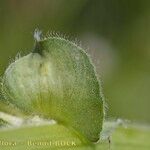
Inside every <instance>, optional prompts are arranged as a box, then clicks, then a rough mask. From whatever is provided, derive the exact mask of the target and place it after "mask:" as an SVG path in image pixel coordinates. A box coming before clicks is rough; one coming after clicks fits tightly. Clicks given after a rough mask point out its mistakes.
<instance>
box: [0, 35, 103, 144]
mask: <svg viewBox="0 0 150 150" xmlns="http://www.w3.org/2000/svg"><path fill="white" fill-rule="evenodd" d="M2 91H3V93H4V96H5V99H6V100H8V101H9V102H10V103H11V104H13V105H15V106H16V107H18V108H20V109H21V110H22V111H25V112H28V113H29V114H37V115H42V116H43V117H47V118H51V119H54V120H56V121H57V122H58V123H61V124H63V125H65V126H69V127H71V128H73V129H75V130H76V131H77V132H78V133H79V134H81V135H83V136H84V137H86V138H87V139H88V140H90V141H92V142H96V141H98V140H99V137H100V135H99V134H100V131H101V130H102V123H103V100H102V96H101V94H100V93H101V92H100V84H99V81H98V79H97V76H96V73H95V70H94V67H93V65H92V63H91V61H90V59H89V57H88V56H87V54H86V53H85V51H84V50H83V49H82V48H80V47H78V46H77V45H76V44H74V43H73V42H70V41H68V40H66V39H63V38H59V37H49V38H45V39H38V38H37V41H36V44H35V47H34V50H33V52H31V53H30V54H28V55H26V56H24V57H21V58H19V59H18V60H16V61H15V62H13V63H12V64H10V65H9V66H8V68H7V70H6V71H5V73H4V76H3V79H2Z"/></svg>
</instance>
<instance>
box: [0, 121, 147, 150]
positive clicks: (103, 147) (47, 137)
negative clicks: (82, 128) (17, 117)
mask: <svg viewBox="0 0 150 150" xmlns="http://www.w3.org/2000/svg"><path fill="white" fill-rule="evenodd" d="M108 124H109V125H110V123H105V126H109V125H108ZM111 124H112V123H111ZM109 129H110V130H111V129H112V128H109ZM109 129H108V130H109ZM109 136H110V139H111V143H110V144H109V142H108V140H107V139H104V140H101V141H100V142H99V143H97V144H91V143H88V142H86V141H85V140H84V138H81V137H80V136H78V134H76V132H75V131H74V130H71V129H67V128H66V127H64V126H62V125H58V124H55V125H44V126H37V127H35V126H30V127H26V126H24V127H21V128H15V129H5V130H4V129H3V130H2V129H1V130H0V144H1V145H0V148H1V150H10V149H11V150H27V149H32V150H37V149H38V150H110V149H111V150H149V148H150V142H149V139H150V127H144V126H142V125H124V126H120V127H118V128H117V129H115V130H113V133H112V135H109ZM2 141H3V142H4V141H5V142H6V141H7V142H17V145H16V146H2ZM31 141H32V144H33V143H38V142H43V143H44V142H46V141H47V142H50V141H51V142H59V144H58V143H57V144H53V145H47V146H40V145H39V146H35V145H28V142H29V143H30V142H31ZM61 141H64V142H65V143H67V142H70V143H71V142H72V145H70V146H67V145H64V146H62V145H61V144H60V143H61ZM74 143H75V144H74ZM109 147H110V148H109Z"/></svg>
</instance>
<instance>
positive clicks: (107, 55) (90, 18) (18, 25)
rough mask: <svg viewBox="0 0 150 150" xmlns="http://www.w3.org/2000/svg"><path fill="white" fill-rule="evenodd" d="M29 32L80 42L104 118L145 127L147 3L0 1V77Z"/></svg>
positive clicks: (149, 52) (148, 109) (149, 80)
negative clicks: (99, 87) (95, 77)
mask: <svg viewBox="0 0 150 150" xmlns="http://www.w3.org/2000/svg"><path fill="white" fill-rule="evenodd" d="M35 28H39V29H41V30H42V31H43V32H44V33H45V34H46V33H47V31H50V32H52V31H55V32H56V33H61V34H62V35H63V36H69V39H71V40H76V39H77V40H76V41H82V47H83V48H85V49H86V50H87V51H88V52H89V53H90V54H91V58H92V60H93V62H94V63H95V65H96V68H97V72H98V74H99V75H100V76H101V78H102V81H103V82H102V83H103V92H104V95H105V98H106V101H107V105H108V109H107V117H108V118H112V117H113V118H125V119H129V120H131V121H137V122H138V121H139V122H145V123H150V68H149V67H150V1H148V0H1V1H0V75H2V74H3V73H4V70H5V69H6V67H7V66H8V64H9V63H10V62H11V61H12V59H13V58H15V56H16V54H17V53H18V52H21V54H22V55H25V54H27V53H29V52H30V50H32V48H33V45H34V39H33V32H34V30H35ZM79 43H80V42H79ZM0 107H2V106H0ZM0 109H1V108H0Z"/></svg>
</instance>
